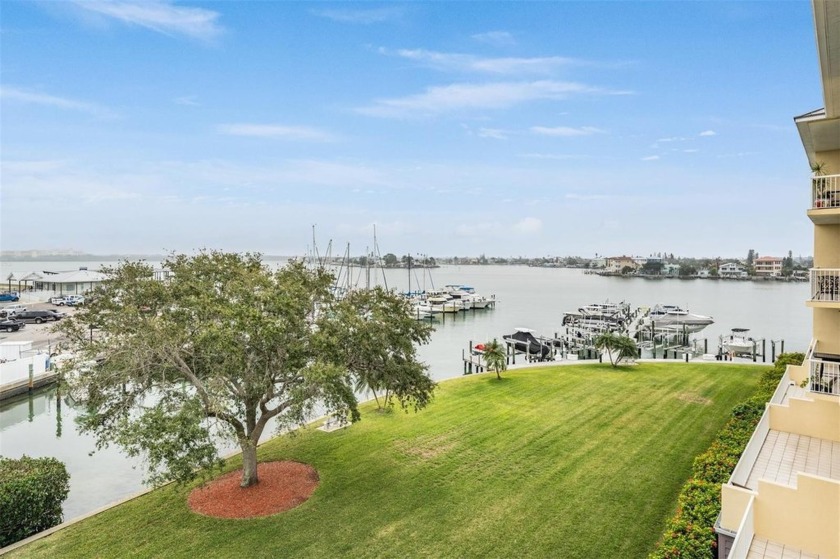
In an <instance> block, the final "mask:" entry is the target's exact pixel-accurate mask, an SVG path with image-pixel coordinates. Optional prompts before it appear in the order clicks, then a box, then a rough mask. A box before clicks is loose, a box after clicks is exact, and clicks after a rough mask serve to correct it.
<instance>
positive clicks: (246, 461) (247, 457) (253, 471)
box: [239, 440, 260, 487]
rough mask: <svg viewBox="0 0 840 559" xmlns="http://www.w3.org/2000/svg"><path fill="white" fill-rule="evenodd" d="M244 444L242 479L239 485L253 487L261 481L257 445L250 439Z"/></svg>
mask: <svg viewBox="0 0 840 559" xmlns="http://www.w3.org/2000/svg"><path fill="white" fill-rule="evenodd" d="M241 444H242V481H241V482H240V483H239V487H251V486H252V485H255V484H257V483H259V481H260V480H259V479H258V478H257V445H256V443H254V442H252V441H250V440H248V441H245V442H243V443H241Z"/></svg>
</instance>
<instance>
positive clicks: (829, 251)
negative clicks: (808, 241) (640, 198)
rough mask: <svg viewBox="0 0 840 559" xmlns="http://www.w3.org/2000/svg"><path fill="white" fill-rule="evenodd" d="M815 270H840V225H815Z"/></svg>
mask: <svg viewBox="0 0 840 559" xmlns="http://www.w3.org/2000/svg"><path fill="white" fill-rule="evenodd" d="M814 268H840V225H835V224H832V225H814Z"/></svg>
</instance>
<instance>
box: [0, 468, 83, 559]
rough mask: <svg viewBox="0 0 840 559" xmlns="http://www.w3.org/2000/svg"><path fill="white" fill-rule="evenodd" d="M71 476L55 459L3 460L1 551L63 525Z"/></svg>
mask: <svg viewBox="0 0 840 559" xmlns="http://www.w3.org/2000/svg"><path fill="white" fill-rule="evenodd" d="M69 491H70V476H69V475H68V474H67V468H65V467H64V464H63V463H61V462H60V461H58V460H56V459H55V458H30V457H28V456H24V457H23V458H20V459H12V458H2V457H0V547H5V546H7V545H10V544H13V543H15V542H17V541H20V540H22V539H24V538H27V537H29V536H31V535H32V534H36V533H38V532H41V531H43V530H46V529H47V528H52V527H53V526H55V525H57V524H60V523H61V520H62V518H63V513H62V510H61V504H62V503H63V502H64V499H66V498H67V493H68V492H69Z"/></svg>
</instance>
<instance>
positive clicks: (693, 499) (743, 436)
mask: <svg viewBox="0 0 840 559" xmlns="http://www.w3.org/2000/svg"><path fill="white" fill-rule="evenodd" d="M804 360H805V355H804V354H802V353H783V354H782V355H780V356H779V358H778V359H777V360H776V362H775V363H774V365H773V368H772V369H768V370H766V371H765V372H764V373H762V374H761V377H760V378H759V380H758V386H757V388H756V392H755V394H754V395H753V396H752V397H750V398H749V399H747V400H745V401H744V402H741V403H740V404H738V405H737V406H735V407H734V408H732V417H731V418H730V419H729V421H727V422H726V425H724V426H723V429H721V430H720V432H719V433H718V434H717V436H716V437H715V440H714V441H712V444H711V445H709V448H708V449H707V450H706V451H705V452H703V453H702V454H700V455H699V456H697V458H695V459H694V465H693V467H692V477H691V478H690V479H689V480H688V481H687V482H686V483H685V485H684V486H683V488H682V491H681V492H680V496H679V498H678V500H677V503H678V505H677V512H676V513H674V516H673V517H672V518H671V519H670V520H669V521H668V524H667V525H666V527H665V533H664V534H663V535H662V539H661V540H660V541H659V544H658V545H657V547H656V550H654V552H653V553H651V554H650V556H649V558H648V559H673V558H677V557H679V558H681V559H714V558H715V557H716V550H717V537H716V536H715V530H714V523H715V519H716V518H717V516H718V514H720V486H721V484H724V483H726V482H727V481H728V480H729V476H731V475H732V470H734V469H735V465H736V464H738V459H739V458H740V457H741V453H742V452H743V451H744V448H745V447H746V446H747V443H748V442H749V440H750V437H751V436H752V434H753V431H754V430H755V426H756V425H757V424H758V421H759V420H760V419H761V414H762V413H764V408H765V404H766V402H767V401H768V400H770V398H771V397H772V396H773V392H774V391H775V390H776V386H777V385H778V384H779V380H781V378H782V375H784V373H785V369H786V368H787V366H788V365H801V364H802V361H804Z"/></svg>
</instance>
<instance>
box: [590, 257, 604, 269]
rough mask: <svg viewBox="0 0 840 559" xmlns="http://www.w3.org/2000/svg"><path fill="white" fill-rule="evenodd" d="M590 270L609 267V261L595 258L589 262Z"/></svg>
mask: <svg viewBox="0 0 840 559" xmlns="http://www.w3.org/2000/svg"><path fill="white" fill-rule="evenodd" d="M589 267H590V268H606V267H607V259H606V258H601V257H598V258H593V259H592V260H590V261H589Z"/></svg>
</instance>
